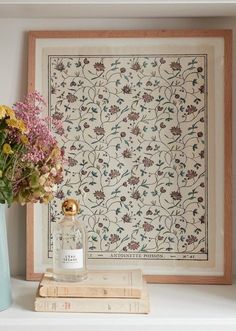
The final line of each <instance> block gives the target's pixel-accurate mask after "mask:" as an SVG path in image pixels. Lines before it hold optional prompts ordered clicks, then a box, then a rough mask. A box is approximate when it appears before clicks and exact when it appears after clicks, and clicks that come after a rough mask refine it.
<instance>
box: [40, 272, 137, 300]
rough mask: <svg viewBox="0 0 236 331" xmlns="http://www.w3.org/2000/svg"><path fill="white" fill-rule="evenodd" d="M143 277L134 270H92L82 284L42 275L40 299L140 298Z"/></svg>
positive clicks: (50, 274) (48, 273) (50, 275)
mask: <svg viewBox="0 0 236 331" xmlns="http://www.w3.org/2000/svg"><path fill="white" fill-rule="evenodd" d="M142 289H143V275H142V271H141V270H140V269H134V270H107V271H104V270H102V271H100V270H94V271H89V272H88V278H87V279H86V280H84V281H82V282H71V283H69V282H58V281H55V280H53V278H52V273H50V272H47V273H46V274H44V276H43V278H42V280H41V282H40V284H39V296H41V297H90V298H96V297H100V298H104V297H107V298H125V297H126V298H140V297H141V294H142Z"/></svg>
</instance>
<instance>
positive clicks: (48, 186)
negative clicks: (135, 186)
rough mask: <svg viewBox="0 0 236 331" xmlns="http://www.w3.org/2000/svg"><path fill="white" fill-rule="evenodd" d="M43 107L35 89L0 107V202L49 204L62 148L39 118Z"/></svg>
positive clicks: (59, 175) (59, 170)
mask: <svg viewBox="0 0 236 331" xmlns="http://www.w3.org/2000/svg"><path fill="white" fill-rule="evenodd" d="M44 106H45V102H44V100H43V98H42V96H41V95H40V94H39V93H38V92H33V93H31V94H29V95H28V96H27V97H26V98H25V100H24V102H17V103H16V104H15V105H14V107H13V108H9V107H8V106H0V203H7V204H8V205H10V204H11V203H12V202H13V201H16V202H19V203H21V204H25V203H27V202H41V203H48V202H49V201H50V200H51V199H52V198H53V196H54V194H55V193H56V191H57V184H59V183H60V182H61V181H62V164H63V150H62V149H60V148H59V147H58V145H57V142H56V140H55V138H54V137H53V136H52V134H51V132H50V130H49V124H50V123H49V121H48V119H47V118H43V117H42V114H41V113H42V111H43V107H44ZM54 125H56V124H54Z"/></svg>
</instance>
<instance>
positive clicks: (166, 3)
mask: <svg viewBox="0 0 236 331" xmlns="http://www.w3.org/2000/svg"><path fill="white" fill-rule="evenodd" d="M235 15H236V1H235V0H225V1H222V0H147V1H145V0H96V1H94V0H87V1H85V0H83V1H81V0H68V1H65V0H33V1H32V0H28V1H27V0H25V1H21V0H8V1H3V0H0V18H104V17H111V18H121V17H122V18H127V17H129V18H131V17H143V18H154V17H222V16H225V17H227V16H235Z"/></svg>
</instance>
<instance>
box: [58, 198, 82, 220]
mask: <svg viewBox="0 0 236 331" xmlns="http://www.w3.org/2000/svg"><path fill="white" fill-rule="evenodd" d="M62 212H63V214H64V215H65V216H74V215H76V214H78V213H79V202H78V201H76V200H74V199H67V200H65V201H64V202H63V204H62Z"/></svg>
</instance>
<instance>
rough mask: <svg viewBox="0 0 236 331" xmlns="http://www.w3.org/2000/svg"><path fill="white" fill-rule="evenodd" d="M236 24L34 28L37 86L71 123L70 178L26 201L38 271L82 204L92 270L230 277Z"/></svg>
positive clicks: (67, 143) (32, 82) (64, 136)
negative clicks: (61, 226)
mask: <svg viewBox="0 0 236 331" xmlns="http://www.w3.org/2000/svg"><path fill="white" fill-rule="evenodd" d="M231 38H232V36H231V31H229V30H186V31H183V30H181V31H178V30H175V31H165V30H163V31H150V30H147V31H146V30H142V31H32V32H30V33H29V91H33V90H35V89H36V90H38V91H39V92H41V93H42V95H43V96H44V97H45V99H46V101H47V107H46V113H47V115H48V116H49V117H50V118H52V119H54V120H56V121H57V120H60V121H62V126H61V127H60V128H58V130H57V132H55V135H56V138H57V140H58V142H59V144H60V146H61V147H62V148H64V150H65V155H66V159H67V162H66V164H65V171H64V175H65V176H64V180H63V183H62V184H61V185H60V187H59V189H58V192H57V195H56V197H55V199H54V200H53V201H52V202H51V203H50V204H49V206H43V205H28V206H27V278H28V279H39V278H40V276H41V273H42V272H44V271H45V269H46V268H47V267H49V266H50V265H51V260H52V231H53V227H54V226H55V222H56V221H57V220H58V219H59V218H60V217H61V214H60V209H61V203H62V201H63V200H64V199H65V198H67V197H73V198H76V199H78V200H79V201H80V205H81V214H80V218H81V221H82V222H83V223H84V225H85V226H86V229H87V233H88V261H89V267H90V268H92V269H128V268H134V267H138V268H141V269H142V270H143V273H144V274H145V275H146V278H147V280H148V281H149V282H166V283H208V284H226V283H227V284H228V283H230V282H231V179H232V175H231V158H232V157H231V75H232V71H231V61H232V58H231V56H232V55H231V47H232V42H231Z"/></svg>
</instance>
